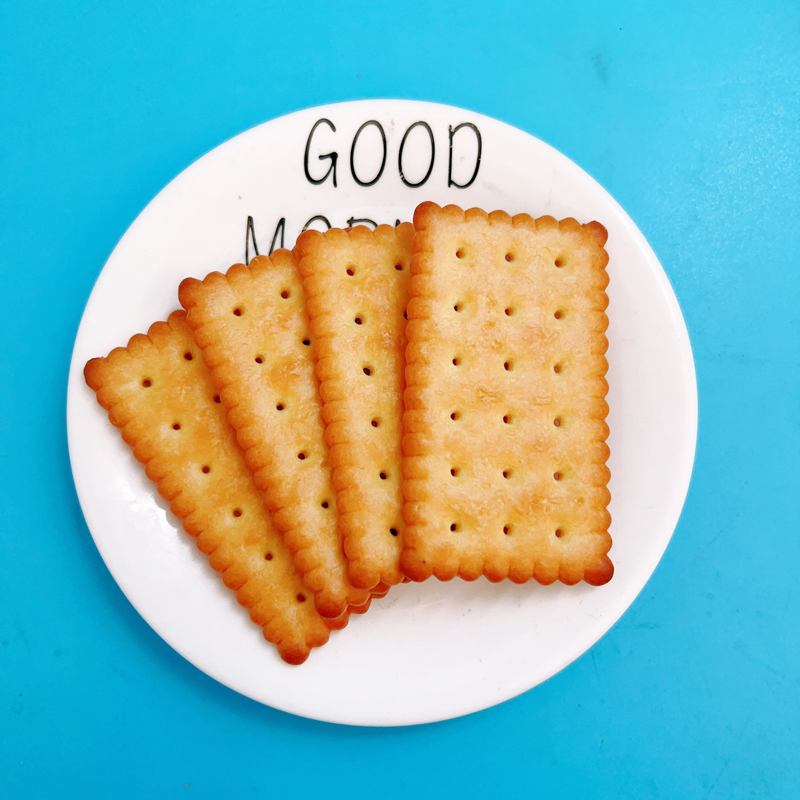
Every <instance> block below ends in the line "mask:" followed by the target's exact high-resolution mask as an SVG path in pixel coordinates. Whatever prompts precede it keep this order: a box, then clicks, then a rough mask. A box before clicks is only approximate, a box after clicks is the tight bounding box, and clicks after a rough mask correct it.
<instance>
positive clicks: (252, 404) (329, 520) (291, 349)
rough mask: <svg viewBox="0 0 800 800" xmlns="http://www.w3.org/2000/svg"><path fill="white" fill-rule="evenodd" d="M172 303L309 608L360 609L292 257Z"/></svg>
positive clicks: (211, 279)
mask: <svg viewBox="0 0 800 800" xmlns="http://www.w3.org/2000/svg"><path fill="white" fill-rule="evenodd" d="M179 297H180V301H181V304H182V305H183V306H184V308H185V309H186V310H187V319H188V321H189V324H190V326H191V327H192V329H193V331H194V338H195V341H196V342H197V344H198V346H199V347H200V348H201V349H202V351H203V359H204V361H205V363H206V365H207V366H208V367H209V369H210V370H211V374H212V377H213V379H214V382H215V384H216V386H217V388H218V389H219V394H220V397H221V399H222V402H223V404H224V406H225V408H226V409H227V413H228V420H229V422H230V423H231V425H233V427H234V429H235V430H236V434H237V439H238V442H239V444H240V446H241V447H242V449H243V450H244V453H245V459H246V461H247V464H248V466H249V467H250V469H251V470H252V471H253V475H254V479H255V482H256V485H257V486H258V488H259V489H260V490H261V491H262V492H263V493H264V497H265V499H266V502H267V506H268V508H269V509H270V511H272V513H273V519H274V522H275V525H276V526H277V528H278V529H279V530H280V531H281V533H282V534H283V537H284V541H285V542H286V544H287V545H288V547H289V549H290V550H291V551H292V553H293V554H294V559H295V564H296V566H297V568H298V570H299V571H300V573H301V574H302V576H303V580H304V582H305V584H306V586H308V588H309V589H310V590H311V592H312V593H313V595H314V602H315V604H316V607H317V610H318V611H319V613H320V614H322V615H323V616H325V617H338V616H340V615H341V614H342V613H343V612H344V611H345V609H346V608H347V607H348V606H361V605H363V604H364V603H366V602H367V601H368V600H369V598H370V596H371V595H370V591H369V590H367V589H363V588H361V589H359V588H356V587H355V586H353V585H352V584H351V583H350V582H349V581H348V579H347V562H346V560H345V556H344V550H343V548H342V538H341V534H340V532H339V529H338V524H337V523H338V512H337V509H336V495H335V492H334V489H333V485H332V483H331V471H330V466H329V462H328V448H327V445H326V444H325V440H324V423H323V420H322V402H321V400H320V397H319V390H318V385H317V378H316V376H315V374H314V362H313V358H312V355H311V331H310V326H309V321H308V315H307V313H306V305H305V297H304V295H303V284H302V279H301V277H300V273H299V272H298V269H297V262H296V260H295V258H294V256H293V255H292V253H290V252H289V251H287V250H277V251H275V252H274V253H273V254H272V255H271V256H269V257H267V256H259V257H257V258H254V259H253V260H252V261H251V262H250V264H249V266H245V265H244V264H236V265H234V266H233V267H231V268H230V269H229V270H228V272H227V273H226V274H225V275H223V274H221V273H218V272H214V273H211V274H210V275H208V276H207V277H206V278H205V279H204V280H202V281H198V280H195V279H193V278H187V279H186V280H184V281H183V282H182V283H181V286H180V290H179ZM370 588H372V587H370ZM376 591H378V590H377V589H376ZM381 591H383V592H385V587H383V589H381Z"/></svg>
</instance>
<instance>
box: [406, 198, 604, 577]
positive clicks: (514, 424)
mask: <svg viewBox="0 0 800 800" xmlns="http://www.w3.org/2000/svg"><path fill="white" fill-rule="evenodd" d="M414 225H415V228H416V231H417V233H416V235H415V238H414V255H413V257H412V261H411V285H410V289H409V294H410V301H409V306H408V324H407V326H406V336H407V338H408V347H407V350H406V363H407V366H406V385H407V386H406V392H405V408H406V411H405V415H404V418H403V425H404V437H403V455H404V459H403V474H404V477H405V481H404V484H403V492H404V497H405V505H404V508H403V514H404V516H405V521H406V529H405V542H404V551H403V555H402V561H401V564H402V567H403V570H404V571H405V573H406V575H407V576H409V577H410V578H412V579H413V580H424V579H425V578H427V577H429V576H430V575H431V574H433V575H435V576H436V577H437V578H440V579H441V580H449V579H451V578H453V577H455V576H456V575H459V576H461V577H462V578H465V579H467V580H474V579H475V578H477V577H478V576H480V575H482V574H483V575H485V576H486V577H487V578H488V579H489V580H492V581H499V580H502V579H504V578H506V577H508V578H510V579H511V580H512V581H515V582H518V583H522V582H524V581H527V580H529V579H530V578H535V579H536V580H537V581H539V582H540V583H544V584H547V583H552V582H553V581H555V580H561V581H562V582H564V583H567V584H574V583H577V582H578V581H580V580H585V581H587V582H588V583H591V584H602V583H605V582H606V581H608V580H610V578H611V576H612V574H613V565H612V563H611V561H610V559H609V558H608V556H607V553H608V551H609V549H610V547H611V537H610V536H609V533H608V527H609V524H610V521H611V518H610V516H609V514H608V510H607V506H608V502H609V499H610V495H609V492H608V489H607V484H608V480H609V477H610V473H609V471H608V468H607V467H606V460H607V458H608V447H607V445H606V438H607V435H608V426H607V425H606V423H605V417H606V415H607V413H608V406H607V404H606V402H605V399H604V398H605V395H606V393H607V390H608V384H607V383H606V380H605V374H606V371H607V368H608V364H607V362H606V359H605V357H604V353H605V352H606V349H607V346H608V343H607V340H606V337H605V330H606V328H607V325H608V319H607V317H606V314H605V309H606V307H607V304H608V298H607V296H606V293H605V288H606V286H607V284H608V277H607V274H606V271H605V266H606V264H607V262H608V255H607V253H606V251H605V249H604V248H603V245H604V244H605V241H606V237H607V234H606V230H605V228H603V226H602V225H600V224H599V223H597V222H591V223H589V224H587V225H580V224H579V223H578V222H576V221H575V220H574V219H565V220H562V221H561V222H557V221H556V220H555V219H553V218H552V217H541V218H540V219H537V220H533V219H531V218H530V217H529V216H528V215H526V214H521V215H519V216H515V217H513V218H511V217H510V216H509V215H508V214H506V213H504V212H500V211H495V212H492V213H491V214H489V215H487V214H486V213H485V212H484V211H481V210H480V209H470V210H468V211H466V212H465V211H462V210H461V209H460V208H458V207H456V206H447V207H446V208H439V206H437V205H435V204H433V203H423V204H422V205H421V206H420V207H419V208H418V209H417V211H416V213H415V215H414Z"/></svg>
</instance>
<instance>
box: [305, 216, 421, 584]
mask: <svg viewBox="0 0 800 800" xmlns="http://www.w3.org/2000/svg"><path fill="white" fill-rule="evenodd" d="M413 237H414V226H413V225H412V224H411V223H409V222H405V223H402V224H401V225H399V226H398V227H397V228H394V227H391V226H389V225H380V226H378V227H377V228H376V230H374V231H373V230H370V229H369V228H366V227H364V226H358V227H355V228H352V229H349V230H346V231H344V230H340V229H338V228H334V229H331V230H329V231H327V232H325V233H319V232H318V231H313V230H309V231H306V232H305V233H302V234H301V235H300V237H299V239H298V240H297V245H296V247H295V250H294V252H295V255H296V257H297V259H298V261H299V265H300V273H301V274H302V276H303V287H304V289H305V294H306V304H307V309H308V314H309V317H310V320H311V333H312V335H313V354H314V359H315V362H316V372H317V377H318V378H319V381H320V396H321V398H322V402H323V406H322V414H323V417H324V420H325V441H326V442H327V444H328V448H329V453H330V463H331V470H332V479H333V487H334V489H335V490H336V503H337V507H338V510H339V529H340V530H341V532H342V539H343V542H344V551H345V555H346V556H347V560H348V575H349V577H350V580H351V581H352V582H353V584H355V585H356V586H361V587H370V586H374V585H375V584H376V583H377V582H379V581H382V582H383V583H386V584H390V585H394V584H396V583H400V581H402V580H403V574H402V572H401V571H400V552H401V550H402V536H403V528H404V523H403V517H402V513H401V509H402V505H403V495H402V488H401V487H402V473H401V461H402V450H401V446H400V440H401V437H402V416H403V389H404V387H405V375H404V373H405V346H406V341H405V322H406V321H405V317H404V314H405V311H406V304H407V302H408V278H409V275H410V272H409V264H410V261H411V241H412V239H413Z"/></svg>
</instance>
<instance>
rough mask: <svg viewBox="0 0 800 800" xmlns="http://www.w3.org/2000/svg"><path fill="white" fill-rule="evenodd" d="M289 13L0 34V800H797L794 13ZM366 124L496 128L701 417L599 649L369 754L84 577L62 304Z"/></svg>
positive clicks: (799, 391) (80, 20) (67, 327)
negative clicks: (648, 258) (516, 139)
mask: <svg viewBox="0 0 800 800" xmlns="http://www.w3.org/2000/svg"><path fill="white" fill-rule="evenodd" d="M291 5H292V4H290V3H280V4H278V3H274V4H267V3H262V4H259V3H255V2H247V1H246V0H242V1H239V0H228V1H227V2H224V3H222V2H212V3H203V4H197V3H195V2H191V3H190V2H184V3H179V2H174V3H165V4H156V3H134V2H104V3H101V2H97V3H90V2H79V3H74V4H73V3H69V4H67V3H56V2H25V3H23V2H5V3H3V4H2V5H0V264H2V287H3V289H2V293H0V297H2V301H1V302H2V305H3V309H4V311H3V313H2V315H1V316H2V321H0V325H2V330H1V331H0V343H1V344H0V366H1V367H2V372H0V374H2V376H3V381H4V388H3V391H2V392H0V403H2V409H0V430H1V431H2V454H3V458H2V467H1V468H2V474H0V487H2V488H1V489H0V492H2V498H1V499H2V527H0V543H1V544H2V547H1V549H0V796H2V797H39V796H63V797H71V796H75V797H104V798H107V797H115V798H116V797H126V798H127V797H132V798H133V797H142V796H145V794H148V795H151V794H152V795H153V796H167V797H172V796H175V797H197V798H199V797H233V796H235V795H238V794H241V793H245V792H246V793H249V794H250V795H253V796H258V797H271V796H276V797H277V796H289V797H294V796H297V795H298V794H302V795H303V796H321V797H335V796H351V795H353V794H368V795H376V794H377V795H378V796H386V797H400V796H404V795H408V794H413V795H420V796H434V795H444V796H448V795H451V794H458V795H460V796H462V797H478V796H488V795H494V794H502V795H507V796H517V795H523V794H524V795H525V796H530V797H540V796H541V797H578V796H583V797H613V798H629V797H630V798H672V797H675V798H694V797H703V798H706V797H708V798H733V797H735V798H739V797H781V798H788V797H798V796H800V731H799V730H798V726H799V725H800V614H798V605H800V592H799V591H798V582H797V575H798V561H799V560H800V524H799V523H800V501H799V500H798V497H800V480H799V478H800V472H799V471H798V460H800V456H799V455H798V451H800V435H798V411H799V410H800V400H799V398H800V380H799V376H800V368H799V367H798V363H799V361H800V359H799V358H798V357H799V356H800V332H799V331H798V308H800V281H799V280H798V272H799V270H798V267H800V264H798V260H799V258H798V231H799V230H800V211H799V210H798V209H800V203H799V202H798V201H800V197H799V196H798V195H799V194H800V191H799V189H800V167H798V164H800V136H799V135H798V134H799V133H800V126H799V118H800V100H799V99H798V97H799V95H798V85H800V83H799V81H798V79H800V9H799V7H798V4H797V3H795V2H773V3H766V2H762V1H761V0H748V1H747V2H743V1H742V0H735V1H734V2H731V0H728V1H727V2H699V3H696V2H685V0H675V1H674V2H671V3H669V4H663V7H662V8H654V7H652V5H654V4H652V5H651V4H645V3H640V2H612V3H605V4H604V3H598V2H595V0H587V1H586V2H573V3H567V4H563V5H557V4H554V3H540V4H539V3H536V4H535V3H522V2H520V3H513V2H505V0H494V2H492V3H491V4H488V5H487V4H484V3H477V2H472V0H465V1H464V2H459V3H444V2H437V3H430V4H423V3H418V2H411V1H410V0H406V1H405V2H402V3H371V2H361V3H357V4H356V3H351V4H342V5H341V6H338V5H336V4H333V3H318V2H306V3H303V4H302V6H298V7H297V9H296V10H294V9H293V8H292V7H291ZM369 97H402V98H412V99H423V100H432V101H439V102H444V103H451V104H454V105H460V106H464V107H467V108H470V109H473V110H475V111H478V112H481V113H484V114H488V115H491V116H495V117H498V118H500V119H502V120H504V121H506V122H509V123H512V124H514V125H516V126H518V127H520V128H522V129H524V130H526V131H528V132H530V133H532V134H534V135H536V136H538V137H540V138H542V139H544V140H545V141H547V142H548V143H550V144H552V145H554V146H555V147H556V148H558V149H559V150H561V151H562V152H563V153H565V154H566V155H567V156H569V157H570V158H572V159H573V160H574V161H576V162H577V163H578V164H580V165H581V166H582V167H583V168H584V169H586V170H587V171H588V172H589V173H590V174H592V175H593V176H594V177H595V178H597V179H598V180H599V181H600V182H601V183H602V184H603V185H604V186H605V187H606V188H607V189H608V190H609V191H610V192H611V193H612V194H613V195H614V196H615V197H616V198H617V200H619V201H620V203H621V204H622V205H623V207H624V208H625V209H626V210H627V211H628V212H629V213H630V214H631V216H632V217H633V219H634V221H635V222H636V223H637V224H638V225H639V227H640V228H641V230H642V231H643V233H644V235H645V236H646V237H647V238H648V240H649V241H650V243H651V244H652V246H653V248H654V249H655V251H656V253H657V254H658V256H659V258H660V259H661V262H662V264H663V265H664V268H665V270H666V272H667V274H668V276H669V278H670V280H671V281H672V284H673V286H674V288H675V291H676V294H677V296H678V299H679V301H680V303H681V306H682V308H683V311H684V314H685V317H686V322H687V325H688V328H689V332H690V336H691V339H692V344H693V348H694V354H695V358H696V362H697V375H698V383H699V398H700V433H699V439H698V450H697V459H696V464H695V471H694V477H693V481H692V485H691V488H690V491H689V496H688V499H687V503H686V506H685V509H684V513H683V516H682V519H681V521H680V524H679V525H678V528H677V530H676V532H675V536H674V538H673V540H672V543H671V545H670V547H669V549H668V550H667V553H666V556H665V557H664V559H663V561H662V562H661V564H660V566H659V567H658V569H657V570H656V573H655V575H654V576H653V578H652V580H651V581H650V582H649V584H648V585H647V586H646V587H645V590H644V591H643V592H642V594H641V595H640V597H639V598H638V600H637V601H636V602H635V603H634V604H633V606H632V607H631V608H630V610H629V611H628V612H627V613H626V614H625V616H624V617H623V618H622V620H621V621H620V622H619V623H618V624H617V625H616V626H615V627H614V628H613V629H612V630H611V632H610V633H609V634H608V635H607V636H606V637H605V638H603V639H602V640H601V641H600V642H599V643H598V644H597V645H596V646H595V647H594V648H592V650H591V651H590V652H588V653H587V654H585V655H584V656H583V657H582V658H581V659H579V660H578V661H577V662H575V663H574V664H572V665H571V666H570V667H569V668H568V669H566V670H564V671H563V672H562V673H560V674H559V675H557V676H556V677H554V678H552V679H551V680H550V681H548V682H547V683H546V684H544V685H542V686H539V687H538V688H536V689H534V690H532V691H530V692H528V693H526V694H525V695H523V696H521V697H518V698H516V699H514V700H511V701H509V702H507V703H505V704H503V705H501V706H498V707H496V708H492V709H489V710H486V711H483V712H481V713H478V714H475V715H472V716H470V717H466V718H462V719H458V720H453V721H449V722H444V723H438V724H432V725H427V726H422V727H416V728H406V729H387V730H374V729H358V728H346V727H339V726H334V725H327V724H321V723H317V722H312V721H309V720H304V719H299V718H295V717H291V716H289V715H286V714H283V713H280V712H277V711H273V710H272V709H269V708H265V707H263V706H260V705H258V704H256V703H254V702H251V701H250V700H248V699H246V698H243V697H240V696H238V695H236V694H235V693H233V692H232V691H230V690H228V689H226V688H224V687H222V686H220V685H218V684H216V683H215V682H214V681H212V680H211V679H210V678H208V677H206V676H205V675H204V674H202V673H200V672H199V671H197V670H196V669H195V668H194V667H192V666H191V665H189V664H188V663H186V662H185V661H183V659H182V658H181V657H180V656H178V655H177V654H176V653H174V652H173V651H172V650H171V649H170V648H169V647H168V646H167V645H166V644H164V643H163V642H162V641H161V640H160V639H159V638H158V636H156V634H154V633H153V632H152V631H151V630H150V628H149V627H148V626H147V625H146V624H145V623H144V621H143V620H142V619H141V618H140V617H139V616H138V614H137V613H136V612H135V611H134V610H133V608H132V607H131V606H130V605H129V604H128V602H127V600H126V599H125V597H124V596H123V595H122V593H121V592H120V590H119V589H118V588H117V586H116V584H115V583H114V581H113V579H112V578H111V576H110V575H109V573H108V571H107V570H106V568H105V566H104V564H103V562H102V560H101V559H100V557H99V555H98V553H97V551H96V550H95V547H94V545H93V543H92V540H91V537H90V535H89V532H88V530H87V528H86V524H85V522H84V520H83V517H82V514H81V511H80V507H79V505H78V501H77V498H76V495H75V490H74V487H73V484H72V479H71V474H70V468H69V462H68V457H67V442H66V429H65V396H66V379H67V369H68V364H69V358H70V354H71V350H72V344H73V340H74V336H75V333H76V330H77V327H78V323H79V320H80V316H81V313H82V311H83V306H84V303H85V302H86V300H87V298H88V296H89V293H90V291H91V288H92V284H93V282H94V280H95V278H96V277H97V275H98V273H99V272H100V270H101V268H102V266H103V263H104V262H105V260H106V258H107V257H108V255H109V254H110V252H111V250H112V249H113V248H114V245H115V244H116V242H117V241H118V240H119V238H120V237H121V235H122V234H123V233H124V231H125V229H126V228H127V226H128V225H129V224H130V222H131V221H132V220H133V219H134V217H135V216H136V215H137V213H138V212H139V211H140V210H141V209H142V208H143V207H144V206H145V205H146V204H147V202H148V201H149V200H150V199H151V198H152V197H153V195H154V194H156V192H157V191H158V190H160V189H161V188H162V187H163V186H164V185H165V184H166V183H167V182H168V181H169V180H170V179H171V178H172V177H174V176H175V175H176V174H177V173H178V172H179V171H181V170H182V169H183V168H185V167H186V166H187V165H189V164H190V163H191V162H192V161H194V160H195V159H196V158H198V157H199V156H200V155H202V154H203V153H204V152H206V151H207V150H209V149H211V148H213V147H214V146H216V145H217V144H219V143H221V142H222V141H224V140H226V139H228V138H230V137H231V136H234V135H235V134H237V133H239V132H241V131H243V130H245V129H247V128H250V127H252V126H253V125H256V124H257V123H260V122H262V121H265V120H267V119H270V118H272V117H275V116H278V115H281V114H284V113H287V112H290V111H293V110H296V109H299V108H303V107H307V106H311V105H316V104H320V103H329V102H334V101H338V100H347V99H354V98H369ZM646 533H647V532H646V531H642V535H646ZM187 784H188V786H187Z"/></svg>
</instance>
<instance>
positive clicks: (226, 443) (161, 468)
mask: <svg viewBox="0 0 800 800" xmlns="http://www.w3.org/2000/svg"><path fill="white" fill-rule="evenodd" d="M84 375H85V378H86V382H87V383H88V384H89V386H90V387H91V388H92V389H93V390H94V391H95V392H96V393H97V400H98V402H99V403H100V405H101V406H103V408H105V409H106V410H107V411H108V416H109V419H110V420H111V422H112V423H113V424H114V425H116V426H117V427H118V428H119V429H120V430H121V432H122V438H123V439H124V440H125V441H126V442H127V443H128V444H129V445H130V446H131V447H132V448H133V452H134V455H135V456H136V458H137V459H138V460H139V461H141V462H142V464H144V466H145V471H146V473H147V476H148V477H149V478H150V479H151V480H153V481H155V483H156V484H157V485H158V491H159V494H161V496H162V497H164V499H166V500H167V501H169V503H170V509H171V510H172V512H173V514H175V516H176V517H178V518H179V519H181V520H182V522H183V526H184V528H185V529H186V531H187V533H189V534H191V535H192V536H194V537H195V539H196V542H197V546H198V548H199V549H200V550H202V551H203V552H204V553H206V555H208V557H209V563H210V564H211V566H212V567H213V568H214V569H215V570H217V571H218V572H220V573H222V579H223V581H224V582H225V585H226V586H228V587H229V588H230V589H232V590H233V591H235V592H236V599H237V600H238V601H239V603H241V605H243V606H244V607H245V608H246V609H248V611H249V613H250V618H251V619H252V620H253V622H255V623H256V624H257V625H260V626H261V627H262V629H263V631H264V637H265V638H266V639H267V640H268V641H270V642H272V643H274V644H275V645H277V647H278V652H279V653H280V656H281V658H283V659H284V661H287V662H288V663H290V664H300V663H302V662H303V661H305V660H306V658H307V657H308V654H309V652H310V650H311V648H312V647H319V646H321V645H323V644H325V642H326V641H327V640H328V635H329V630H330V629H331V628H340V627H344V625H345V624H346V623H347V614H344V615H343V616H342V618H340V619H339V620H335V621H334V620H324V619H323V618H322V617H320V616H319V614H318V613H317V611H316V609H315V608H314V603H313V602H310V600H311V597H310V593H309V591H308V590H307V589H306V587H305V586H304V585H303V582H302V579H301V576H300V575H299V573H298V572H297V570H296V569H295V567H294V564H293V559H292V554H291V553H290V552H289V550H288V548H287V547H286V546H285V545H284V543H283V540H282V538H281V536H280V534H279V533H278V531H277V530H276V529H275V528H274V526H273V524H272V520H271V519H270V515H269V514H268V512H267V511H266V509H265V508H264V502H263V497H262V495H261V492H259V491H258V489H257V488H256V486H255V484H254V483H253V479H252V475H251V474H250V471H249V470H248V469H247V467H246V465H245V463H244V457H243V454H242V451H241V449H240V448H239V446H238V445H237V443H236V436H235V433H234V431H233V429H232V428H231V427H230V425H229V424H228V422H227V421H226V419H225V411H224V409H223V407H222V405H221V404H220V403H219V396H218V393H217V389H216V387H215V386H214V383H213V381H212V380H211V375H210V373H209V371H208V370H207V369H206V367H205V366H204V365H203V361H202V358H201V357H200V349H199V348H198V347H197V346H196V345H195V343H194V340H193V337H192V332H191V330H190V328H189V326H188V324H187V323H186V315H185V313H184V312H183V311H176V312H174V313H173V314H171V315H170V317H169V320H168V321H167V322H157V323H155V324H154V325H153V326H152V327H151V328H150V330H149V331H148V334H147V335H146V336H144V335H141V334H139V335H136V336H134V337H133V338H132V339H131V340H130V342H129V343H128V346H127V347H125V348H121V347H120V348H117V349H115V350H112V352H111V353H110V354H109V355H108V357H107V358H94V359H92V360H91V361H89V363H88V364H87V365H86V367H85V369H84ZM153 568H154V569H156V568H157V566H156V565H154V567H153ZM307 597H308V599H307Z"/></svg>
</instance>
